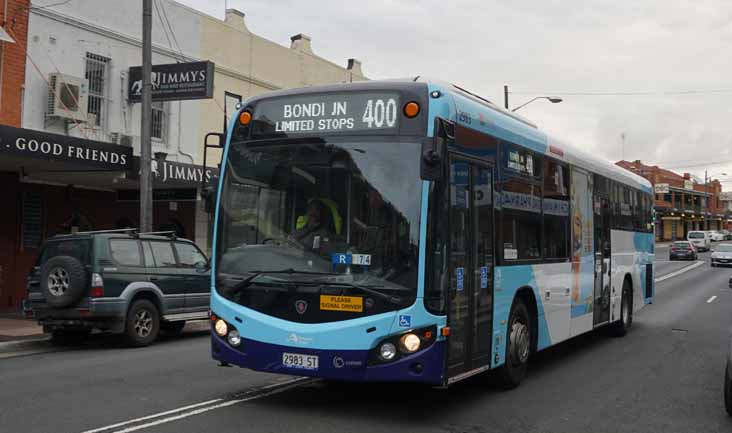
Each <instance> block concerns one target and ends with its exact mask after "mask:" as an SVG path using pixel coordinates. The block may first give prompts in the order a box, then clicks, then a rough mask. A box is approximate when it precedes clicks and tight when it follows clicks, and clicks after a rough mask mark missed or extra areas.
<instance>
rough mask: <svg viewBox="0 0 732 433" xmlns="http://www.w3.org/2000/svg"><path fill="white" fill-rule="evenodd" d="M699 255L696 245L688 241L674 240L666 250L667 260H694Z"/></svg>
mask: <svg viewBox="0 0 732 433" xmlns="http://www.w3.org/2000/svg"><path fill="white" fill-rule="evenodd" d="M698 257H699V254H698V253H697V250H696V247H694V244H692V243H691V242H689V241H676V242H674V243H672V244H671V248H669V250H668V259H669V260H679V259H686V260H696V259H697V258H698Z"/></svg>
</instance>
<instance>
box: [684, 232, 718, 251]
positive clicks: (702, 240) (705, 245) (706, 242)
mask: <svg viewBox="0 0 732 433" xmlns="http://www.w3.org/2000/svg"><path fill="white" fill-rule="evenodd" d="M686 240H688V241H689V242H691V243H692V244H694V247H696V249H697V250H698V251H709V249H710V248H711V247H712V238H711V236H710V235H709V233H708V232H704V231H700V230H696V231H690V232H689V233H687V234H686Z"/></svg>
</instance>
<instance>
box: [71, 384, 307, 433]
mask: <svg viewBox="0 0 732 433" xmlns="http://www.w3.org/2000/svg"><path fill="white" fill-rule="evenodd" d="M310 380H312V379H308V378H296V379H292V380H288V381H285V382H280V383H274V384H271V385H267V386H264V387H262V388H258V389H256V390H254V391H251V392H248V393H244V394H240V396H241V398H236V396H234V399H233V400H225V399H223V398H216V399H213V400H208V401H203V402H200V403H196V404H191V405H188V406H183V407H179V408H177V409H171V410H167V411H165V412H159V413H155V414H152V415H147V416H143V417H140V418H134V419H130V420H127V421H122V422H118V423H116V424H110V425H108V426H104V427H99V428H95V429H92V430H86V431H84V432H82V433H98V432H102V431H110V430H112V429H116V428H119V427H125V426H129V425H131V424H136V423H139V422H141V421H148V420H151V419H155V418H159V419H156V420H155V421H152V422H149V423H146V424H139V425H133V426H130V427H127V428H125V429H123V430H116V431H115V432H114V433H129V432H133V431H136V430H142V429H145V428H148V427H153V426H156V425H160V424H165V423H169V422H172V421H176V420H179V419H183V418H188V417H190V416H194V415H198V414H201V413H204V412H208V411H210V410H214V409H220V408H223V407H227V406H232V405H234V404H237V403H243V402H246V401H250V400H255V399H258V398H263V397H267V396H270V395H274V394H277V393H280V392H283V391H286V390H288V389H290V388H294V387H295V386H298V385H300V384H301V383H303V382H307V381H310ZM267 390H269V391H268V392H264V391H267ZM217 403H218V404H217ZM186 411H187V412H186ZM179 412H183V413H179ZM176 413H177V415H174V416H170V417H167V418H160V417H164V416H166V415H172V414H176Z"/></svg>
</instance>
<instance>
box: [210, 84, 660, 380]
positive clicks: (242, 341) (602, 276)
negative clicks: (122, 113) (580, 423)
mask: <svg viewBox="0 0 732 433" xmlns="http://www.w3.org/2000/svg"><path fill="white" fill-rule="evenodd" d="M233 119H234V121H232V122H231V123H230V125H229V127H228V128H227V129H228V131H227V134H225V135H224V134H213V135H218V138H219V140H223V141H221V142H220V144H219V145H220V146H221V147H223V156H222V163H221V175H220V177H219V179H218V185H217V187H216V188H215V189H214V188H213V187H211V190H214V191H215V194H213V193H212V196H213V197H214V198H215V202H212V204H211V205H210V206H212V207H213V210H214V213H215V215H214V227H213V232H214V235H213V247H212V260H211V264H210V268H211V285H212V294H211V313H210V314H211V342H212V344H211V350H212V356H213V358H214V359H215V360H217V361H219V362H220V364H221V365H237V366H240V367H245V368H249V369H252V370H256V371H262V372H270V373H279V374H287V375H295V376H310V377H320V378H327V379H331V380H343V381H374V382H419V383H424V384H430V385H435V386H448V385H450V384H452V383H455V382H457V381H460V380H462V379H465V378H468V377H470V376H473V375H475V374H478V373H481V372H484V371H487V370H496V375H497V377H499V378H500V379H501V381H502V382H503V384H504V385H505V386H506V387H507V388H511V387H515V386H518V384H519V383H520V382H521V380H522V379H523V378H524V376H525V374H526V366H527V362H528V360H529V358H530V357H531V356H532V355H533V354H535V353H536V352H538V351H541V350H543V349H546V348H548V347H551V346H553V345H556V344H558V343H560V342H562V341H565V340H567V339H570V338H572V337H575V336H577V335H580V334H584V333H587V332H589V331H592V330H593V329H597V328H599V327H609V328H610V330H611V331H612V333H614V334H616V335H618V336H622V335H625V333H626V332H628V330H629V329H630V327H631V325H632V321H633V313H635V312H636V311H637V310H638V309H640V308H641V307H642V306H644V305H645V304H648V303H651V302H652V301H653V293H654V280H653V274H654V272H653V257H654V235H653V226H652V224H650V223H651V221H652V209H653V195H652V189H651V185H650V183H649V182H648V181H646V180H645V179H643V178H642V177H640V176H638V175H636V174H634V173H632V172H630V171H627V170H625V169H623V168H620V167H618V166H616V165H614V164H612V163H610V162H608V161H606V160H604V159H602V158H599V157H597V156H595V155H592V154H591V153H590V152H589V151H587V150H583V149H581V148H579V147H573V146H571V145H569V144H568V143H565V142H563V141H560V140H558V139H555V138H553V137H551V136H549V135H547V134H546V133H544V132H542V131H541V130H539V129H538V128H537V127H536V125H534V124H532V123H531V122H529V121H528V120H526V119H525V118H523V117H521V116H518V115H516V114H515V113H513V112H510V111H508V110H504V109H502V108H500V107H498V106H497V105H495V104H493V103H491V102H490V101H488V100H486V99H484V98H481V97H480V96H477V95H475V94H473V93H471V92H469V91H467V90H465V89H463V88H460V87H458V86H455V85H452V84H448V83H444V82H440V81H437V80H429V79H424V78H419V77H418V78H415V79H409V80H394V81H370V82H359V83H346V84H339V85H330V86H319V87H309V88H303V89H295V90H284V91H276V92H272V93H267V94H264V95H261V96H256V97H253V98H251V99H248V100H246V101H244V102H243V103H242V104H240V106H239V109H238V111H237V113H236V115H235V116H234V118H233ZM215 145H216V144H208V145H207V146H208V147H211V146H215Z"/></svg>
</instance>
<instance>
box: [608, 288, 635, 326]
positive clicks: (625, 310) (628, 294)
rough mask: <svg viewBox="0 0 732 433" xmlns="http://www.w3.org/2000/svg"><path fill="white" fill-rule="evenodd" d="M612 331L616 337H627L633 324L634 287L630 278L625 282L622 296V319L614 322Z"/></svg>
mask: <svg viewBox="0 0 732 433" xmlns="http://www.w3.org/2000/svg"><path fill="white" fill-rule="evenodd" d="M610 326H612V328H611V332H612V334H613V335H614V336H615V337H625V335H626V334H627V333H628V331H630V327H631V326H633V289H632V288H631V286H630V283H629V282H628V280H625V281H624V282H623V294H622V296H621V297H620V320H618V321H617V322H615V323H613V324H612V325H610Z"/></svg>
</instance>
